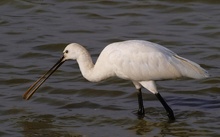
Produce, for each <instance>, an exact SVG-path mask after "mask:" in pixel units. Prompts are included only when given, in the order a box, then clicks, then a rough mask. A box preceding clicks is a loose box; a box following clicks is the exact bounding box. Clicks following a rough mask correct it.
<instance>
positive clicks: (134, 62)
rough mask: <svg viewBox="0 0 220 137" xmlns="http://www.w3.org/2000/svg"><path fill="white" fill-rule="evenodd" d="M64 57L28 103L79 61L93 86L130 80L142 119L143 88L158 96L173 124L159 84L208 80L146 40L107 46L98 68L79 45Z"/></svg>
mask: <svg viewBox="0 0 220 137" xmlns="http://www.w3.org/2000/svg"><path fill="white" fill-rule="evenodd" d="M63 54H64V56H63V57H62V58H61V59H60V60H59V61H58V62H57V63H56V64H55V65H54V66H53V67H52V68H51V69H50V70H49V71H48V72H47V73H46V74H45V75H43V76H42V77H41V78H40V79H39V80H38V81H36V82H35V83H34V84H33V85H32V86H31V87H30V88H29V89H28V90H27V92H26V93H25V94H24V96H23V97H24V98H25V99H29V98H30V97H31V96H32V95H33V94H34V92H35V91H36V90H37V89H38V88H39V87H40V86H41V85H42V84H43V82H44V81H45V80H46V79H47V78H48V77H49V76H50V75H51V74H52V73H53V72H55V70H56V69H57V68H59V66H61V65H62V64H63V62H65V61H66V60H76V61H77V62H78V64H79V68H80V70H81V73H82V75H83V76H84V77H85V78H86V79H87V80H89V81H91V82H98V81H101V80H104V79H107V78H109V77H114V76H116V77H119V78H122V79H126V80H131V81H132V82H133V83H134V85H135V87H136V89H137V91H138V92H137V93H138V103H139V110H138V114H139V115H142V116H143V115H144V114H145V112H144V106H143V100H142V93H141V87H142V86H143V87H144V88H146V89H148V90H149V91H150V92H152V93H153V94H155V95H156V96H157V98H158V99H159V101H160V102H161V103H162V105H163V106H164V108H165V109H166V111H167V113H168V117H169V118H170V119H171V120H174V119H175V117H174V114H173V111H172V109H171V108H170V107H169V106H168V105H167V103H166V102H165V100H164V99H163V98H162V97H161V95H160V94H159V92H158V91H157V88H156V85H155V82H154V81H156V80H163V79H176V78H180V77H189V78H194V79H201V78H206V77H208V76H209V75H208V73H207V71H206V70H204V69H203V68H201V67H200V66H199V65H198V64H196V63H194V62H192V61H190V60H188V59H185V58H182V57H180V56H178V55H177V54H175V53H174V52H172V51H171V50H169V49H167V48H165V47H163V46H160V45H158V44H156V43H152V42H148V41H143V40H128V41H123V42H115V43H112V44H109V45H108V46H106V47H105V48H104V49H103V51H102V52H101V54H100V56H99V57H98V59H97V61H96V63H95V65H94V64H93V62H92V58H91V56H90V54H89V53H88V51H87V50H86V49H85V48H84V47H83V46H81V45H79V44H77V43H72V44H69V45H67V47H66V48H65V49H64V51H63Z"/></svg>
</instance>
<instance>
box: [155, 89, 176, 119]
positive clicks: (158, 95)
mask: <svg viewBox="0 0 220 137" xmlns="http://www.w3.org/2000/svg"><path fill="white" fill-rule="evenodd" d="M155 95H156V97H157V98H158V99H159V101H160V102H161V104H162V105H163V107H164V108H165V110H166V111H167V116H168V117H169V119H170V120H175V116H174V113H173V110H172V109H171V108H170V107H169V106H168V104H167V103H166V101H165V100H164V99H163V97H162V96H161V95H160V93H156V94H155Z"/></svg>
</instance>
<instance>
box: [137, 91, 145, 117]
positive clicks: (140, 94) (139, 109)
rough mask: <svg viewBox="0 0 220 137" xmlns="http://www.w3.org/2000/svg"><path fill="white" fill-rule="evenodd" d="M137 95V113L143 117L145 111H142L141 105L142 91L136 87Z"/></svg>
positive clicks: (142, 106)
mask: <svg viewBox="0 0 220 137" xmlns="http://www.w3.org/2000/svg"><path fill="white" fill-rule="evenodd" d="M137 96H138V105H139V108H138V113H137V114H138V115H139V116H141V117H143V116H144V115H145V111H144V105H143V98H142V92H141V88H139V89H138V91H137Z"/></svg>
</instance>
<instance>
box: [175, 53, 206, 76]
mask: <svg viewBox="0 0 220 137" xmlns="http://www.w3.org/2000/svg"><path fill="white" fill-rule="evenodd" d="M174 57H175V58H176V59H177V60H178V64H179V65H177V66H176V67H178V70H180V71H181V74H182V75H183V76H184V77H189V78H194V79H202V78H207V77H209V74H208V72H207V71H206V70H205V69H203V68H202V67H201V66H200V65H199V64H197V63H195V62H192V61H190V60H188V59H185V58H182V57H180V56H178V55H175V56H174Z"/></svg>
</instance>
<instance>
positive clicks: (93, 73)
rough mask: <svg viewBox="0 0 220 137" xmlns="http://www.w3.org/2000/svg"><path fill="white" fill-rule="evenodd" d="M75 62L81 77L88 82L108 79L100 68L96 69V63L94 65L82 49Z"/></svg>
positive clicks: (86, 52)
mask: <svg viewBox="0 0 220 137" xmlns="http://www.w3.org/2000/svg"><path fill="white" fill-rule="evenodd" d="M77 62H78V64H79V68H80V71H81V73H82V75H83V77H84V78H86V79H87V80H88V81H91V82H99V81H101V80H103V79H106V78H108V77H109V76H106V74H105V73H104V72H103V71H102V66H100V67H98V66H97V63H96V64H95V65H94V63H93V61H92V58H91V56H90V54H89V53H88V51H87V50H86V49H84V50H83V51H82V53H81V54H80V56H79V57H78V58H77Z"/></svg>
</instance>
